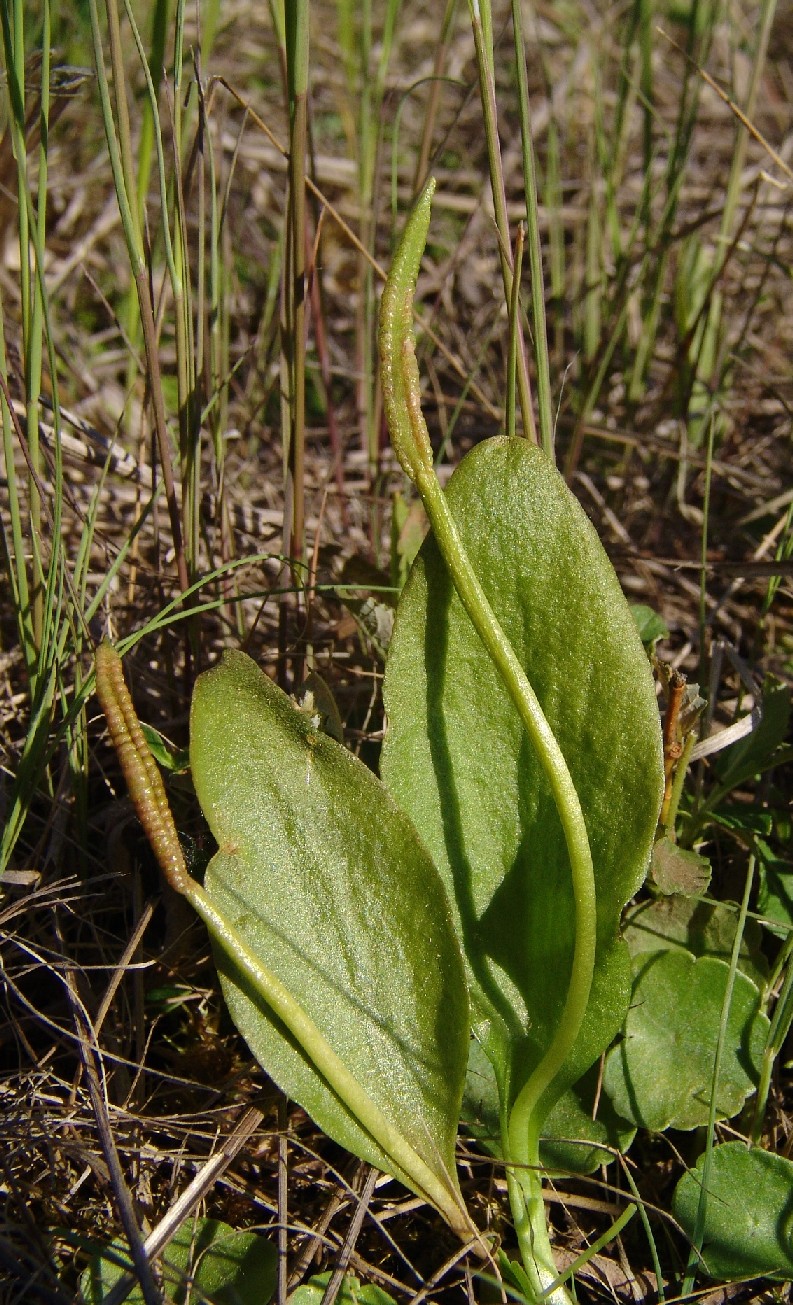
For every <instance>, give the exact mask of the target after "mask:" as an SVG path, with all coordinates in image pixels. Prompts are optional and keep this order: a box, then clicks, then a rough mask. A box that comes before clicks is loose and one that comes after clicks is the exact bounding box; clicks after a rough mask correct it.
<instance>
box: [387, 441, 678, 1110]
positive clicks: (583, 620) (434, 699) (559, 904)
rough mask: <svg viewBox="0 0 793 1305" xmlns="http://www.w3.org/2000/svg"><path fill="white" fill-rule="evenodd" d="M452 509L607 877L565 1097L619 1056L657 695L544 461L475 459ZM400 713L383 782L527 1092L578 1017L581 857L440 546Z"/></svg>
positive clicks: (432, 550) (609, 572) (604, 567)
mask: <svg viewBox="0 0 793 1305" xmlns="http://www.w3.org/2000/svg"><path fill="white" fill-rule="evenodd" d="M447 501H448V503H449V507H450V509H451V511H452V514H453V515H454V518H455V521H456V523H457V526H458V529H459V530H460V533H461V535H462V537H463V542H464V544H465V547H466V550H467V552H468V555H469V557H470V560H471V563H472V565H473V568H474V570H475V572H476V574H477V576H478V577H479V579H480V582H481V583H482V586H483V588H484V589H485V592H486V594H487V597H488V599H489V601H490V603H491V606H492V607H493V610H494V612H495V614H496V616H497V618H498V620H499V622H500V623H501V625H502V627H503V629H504V631H505V633H506V635H507V637H508V638H509V640H510V642H511V644H512V647H513V649H514V650H515V652H516V653H517V655H518V658H519V660H520V662H521V664H522V665H523V666H524V667H525V669H526V672H527V674H528V677H529V679H530V681H531V683H532V686H533V688H534V690H535V692H536V694H537V696H538V698H539V701H540V704H541V706H542V709H543V711H544V713H545V715H546V717H547V719H548V721H549V723H550V725H551V728H552V729H553V732H554V734H555V736H556V738H557V740H558V742H559V744H560V746H561V749H562V752H563V753H564V756H565V759H566V762H567V764H568V766H569V768H570V771H571V774H572V777H573V780H574V783H575V786H576V790H577V792H578V795H579V798H580V800H581V804H582V807H583V810H584V815H585V819H586V823H587V830H588V834H589V839H590V844H591V848H592V855H593V860H594V863H595V871H596V879H597V892H598V906H597V910H598V920H597V933H598V963H597V968H596V975H595V985H594V989H593V994H592V1000H591V1003H590V1008H589V1012H588V1015H587V1019H586V1023H585V1027H584V1029H583V1030H582V1034H581V1036H580V1037H579V1041H578V1044H577V1045H576V1048H575V1052H574V1054H573V1056H572V1057H571V1058H570V1060H569V1063H568V1066H567V1067H566V1071H565V1075H564V1080H565V1081H564V1082H562V1080H561V1079H559V1080H557V1083H556V1084H555V1094H556V1095H558V1094H559V1092H561V1091H562V1090H564V1087H565V1086H566V1085H567V1084H569V1083H570V1082H573V1081H575V1079H576V1078H578V1077H579V1076H580V1074H581V1073H583V1072H584V1070H585V1069H586V1068H587V1067H588V1065H589V1064H590V1063H591V1062H592V1061H593V1060H594V1059H595V1057H596V1056H597V1054H598V1053H599V1051H600V1050H601V1049H602V1048H603V1046H605V1045H607V1043H608V1042H609V1041H610V1039H611V1037H613V1035H614V1033H615V1032H616V1030H617V1028H618V1027H619V1024H620V1022H621V1018H622V1014H623V1012H624V1009H625V1006H626V1004H627V1000H628V993H629V986H630V974H629V964H628V958H627V954H626V952H625V949H624V947H623V945H622V943H621V942H620V941H619V940H618V937H617V932H618V922H619V915H620V912H621V909H622V907H623V905H624V903H625V902H626V901H627V900H628V899H629V898H630V897H631V896H632V894H633V893H634V892H635V891H636V889H637V888H638V886H639V885H640V883H641V882H642V880H643V878H644V874H645V870H646V866H647V861H648V858H649V854H650V849H651V845H652V837H653V833H654V830H655V822H656V818H657V813H658V809H659V806H660V799H661V785H662V765H661V746H660V728H659V722H658V712H657V707H656V702H655V695H654V690H653V685H652V679H651V675H650V671H649V667H648V664H647V659H646V656H645V654H644V652H643V650H642V646H641V642H640V639H639V636H638V633H637V631H636V627H635V623H634V621H633V619H632V617H631V614H630V610H629V608H628V605H627V603H626V601H625V599H624V596H623V595H622V592H621V590H620V587H619V583H618V581H617V578H616V576H615V575H614V572H613V569H612V568H611V565H610V563H609V562H608V559H607V558H606V555H605V553H604V551H603V549H602V546H601V545H600V542H599V541H598V539H597V537H596V535H595V533H594V531H593V529H592V527H591V525H590V523H589V522H588V520H587V519H586V517H585V515H584V513H583V511H582V509H581V508H580V506H579V505H578V503H577V502H576V500H575V499H574V497H573V496H572V495H571V494H570V492H569V490H568V489H567V487H566V486H565V485H564V483H563V481H562V480H561V478H560V477H559V475H558V473H557V472H556V470H555V468H554V467H553V466H552V464H551V463H550V462H549V461H548V459H547V458H545V456H544V455H543V454H542V453H541V452H540V451H539V450H538V449H536V448H534V447H532V446H530V445H528V444H527V443H526V442H525V441H523V440H510V439H495V440H488V441H486V442H484V443H482V444H480V445H478V446H477V447H476V448H474V449H473V450H472V451H471V453H469V454H468V455H467V457H466V458H465V459H464V460H463V462H462V463H461V464H460V466H459V467H458V469H457V470H456V471H455V473H454V475H453V476H452V478H451V481H450V483H449V486H448V490H447ZM385 701H386V709H387V712H388V717H389V730H388V733H387V735H386V742H385V746H384V752H383V760H382V774H383V778H384V780H385V782H386V784H387V785H388V787H389V788H390V790H391V791H392V792H393V794H394V796H395V797H396V799H397V801H398V802H399V804H400V805H401V806H402V807H403V808H404V809H405V810H406V811H407V812H408V814H409V815H410V817H411V819H412V821H413V823H414V824H415V826H416V828H417V829H418V830H419V833H420V835H421V837H422V838H423V840H424V841H425V843H426V844H427V846H428V848H429V850H430V852H431V854H432V856H433V859H434V860H435V863H436V864H437V865H438V867H439V869H440V870H441V873H442V875H443V876H444V878H445V880H446V882H447V885H448V886H449V889H450V893H451V895H452V897H453V901H454V903H455V908H456V912H457V917H458V921H459V927H460V930H461V935H462V937H463V940H464V950H465V952H466V955H467V957H468V960H469V967H470V977H471V979H472V996H473V1000H474V1004H475V1008H476V1010H477V1014H478V1015H479V1016H480V1017H484V1018H485V1019H487V1020H489V1021H490V1037H489V1039H488V1045H489V1049H490V1050H491V1052H493V1049H494V1046H495V1055H496V1056H497V1057H499V1058H500V1059H501V1060H502V1061H506V1060H507V1059H509V1057H510V1055H511V1053H510V1052H508V1051H507V1050H506V1048H507V1047H508V1046H510V1047H513V1048H515V1054H514V1057H512V1063H511V1066H510V1067H509V1068H510V1069H511V1071H512V1073H511V1077H512V1080H513V1085H514V1086H513V1091H515V1090H517V1087H518V1086H519V1081H525V1077H526V1075H527V1073H528V1072H530V1069H531V1068H532V1067H533V1065H535V1064H536V1063H537V1062H538V1060H539V1059H540V1057H541V1056H542V1054H543V1052H544V1050H545V1049H546V1048H547V1046H548V1044H549V1042H550V1039H551V1038H552V1036H553V1033H554V1031H555V1028H556V1025H557V1023H558V1020H559V1016H560V1012H561V1008H562V1005H563V1003H564V998H565V993H566V989H567V983H568V979H569V973H570V961H571V956H572V949H573V943H574V909H573V900H572V888H571V879H570V870H569V862H568V854H567V848H566V844H565V839H564V835H563V831H562V827H561V823H560V821H559V817H558V815H557V812H556V808H555V805H554V802H553V798H552V795H551V792H550V789H549V786H548V783H547V781H546V780H545V778H544V776H543V774H542V771H541V768H540V766H539V764H538V761H537V759H536V757H535V756H534V755H533V752H532V749H531V747H530V745H529V743H528V741H527V738H526V736H525V734H524V731H523V727H522V725H521V722H520V720H519V718H518V715H517V712H516V710H515V708H514V706H513V704H512V702H511V700H510V699H509V697H508V695H507V694H506V691H505V690H504V688H503V686H502V683H501V681H500V679H499V676H498V675H497V673H496V671H495V669H494V668H493V665H492V663H491V662H490V659H489V658H488V656H487V654H486V653H485V650H484V648H483V646H482V644H481V643H480V641H479V638H478V636H477V635H476V633H475V631H474V630H473V627H472V626H471V623H470V621H469V619H468V617H467V615H466V613H465V611H464V610H463V608H462V605H461V603H460V602H459V600H458V598H457V596H456V594H455V592H454V590H453V588H452V585H451V582H450V580H449V578H448V575H447V572H446V569H445V566H444V564H443V562H442V560H441V558H440V556H439V553H438V550H437V546H436V545H435V542H434V541H433V540H431V539H430V540H428V541H427V542H426V543H425V545H424V546H423V548H422V551H421V554H420V555H419V559H418V561H417V564H416V565H415V566H414V568H413V571H412V572H411V576H410V579H409V581H408V584H407V586H406V588H405V591H404V593H403V596H402V598H401V600H400V604H399V609H398V614H397V620H396V625H395V631H394V636H393V641H392V645H391V649H390V655H389V663H388V666H387V670H386V680H385ZM486 1036H487V1035H486ZM499 1047H500V1050H499ZM502 1068H503V1070H504V1071H505V1072H507V1068H508V1067H507V1065H506V1064H502Z"/></svg>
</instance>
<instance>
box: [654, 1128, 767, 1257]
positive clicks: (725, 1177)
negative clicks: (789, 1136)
mask: <svg viewBox="0 0 793 1305" xmlns="http://www.w3.org/2000/svg"><path fill="white" fill-rule="evenodd" d="M706 1162H707V1156H705V1155H703V1156H701V1157H700V1159H699V1161H698V1162H697V1165H696V1168H695V1169H692V1170H691V1171H690V1172H689V1173H687V1174H685V1175H684V1176H683V1178H681V1180H680V1182H679V1183H678V1185H677V1187H676V1189H675V1195H674V1199H673V1203H672V1211H673V1214H674V1216H675V1218H676V1219H677V1220H678V1221H679V1223H680V1224H681V1225H682V1227H683V1229H684V1230H685V1231H686V1232H687V1233H688V1235H689V1237H693V1236H694V1232H695V1229H696V1226H697V1221H698V1214H699V1207H700V1197H701V1194H702V1184H703V1180H704V1178H705V1166H706ZM707 1181H708V1190H707V1201H706V1205H705V1219H704V1227H703V1240H702V1255H703V1260H704V1264H703V1267H704V1269H705V1271H706V1272H707V1273H708V1274H709V1276H710V1277H713V1278H724V1279H728V1280H729V1279H734V1278H750V1277H760V1276H762V1277H771V1276H773V1277H777V1278H785V1279H789V1278H793V1244H791V1238H790V1228H791V1220H792V1219H793V1161H790V1160H786V1159H784V1158H783V1157H782V1156H778V1155H773V1154H771V1152H769V1151H761V1150H760V1149H759V1148H754V1149H752V1150H749V1148H748V1147H746V1146H744V1144H743V1142H726V1143H724V1145H723V1146H717V1147H714V1149H713V1151H712V1152H711V1154H710V1167H709V1174H708V1180H707Z"/></svg>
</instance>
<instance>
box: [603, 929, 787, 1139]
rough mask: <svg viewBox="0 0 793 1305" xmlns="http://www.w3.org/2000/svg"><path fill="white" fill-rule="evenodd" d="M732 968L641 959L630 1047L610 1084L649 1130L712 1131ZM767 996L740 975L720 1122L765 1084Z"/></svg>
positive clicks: (621, 1052) (627, 1113)
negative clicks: (712, 1102) (720, 1039)
mask: <svg viewBox="0 0 793 1305" xmlns="http://www.w3.org/2000/svg"><path fill="white" fill-rule="evenodd" d="M729 976H730V967H729V965H728V964H727V963H726V962H725V961H720V960H717V959H716V958H715V957H713V956H702V957H700V958H698V959H695V958H694V957H693V956H691V955H690V954H689V953H688V952H684V951H673V950H667V951H663V952H650V953H641V954H640V956H639V957H638V958H637V977H636V983H635V985H634V989H633V998H632V1001H631V1008H630V1011H629V1013H628V1017H627V1019H626V1022H625V1032H624V1036H623V1038H622V1041H621V1042H620V1043H619V1044H618V1045H617V1046H616V1047H613V1048H612V1050H611V1051H610V1052H609V1054H608V1056H607V1058H606V1067H605V1071H604V1075H603V1086H604V1089H605V1091H606V1092H607V1093H608V1095H609V1097H610V1098H611V1100H612V1102H613V1103H614V1106H615V1108H616V1110H617V1111H618V1112H619V1114H620V1115H622V1116H623V1118H625V1119H630V1120H632V1121H633V1123H634V1124H637V1125H639V1126H641V1127H644V1128H649V1129H653V1130H656V1131H659V1132H660V1131H662V1130H664V1129H666V1128H679V1129H692V1128H700V1127H704V1126H705V1125H706V1124H707V1122H708V1119H709V1115H710V1099H711V1093H712V1091H713V1064H714V1058H715V1055H716V1046H717V1041H718V1037H719V1026H720V1021H721V1014H722V1008H723V1005H724V1001H725V999H726V993H727V988H728V983H729ZM768 1027H769V1025H768V1018H767V1016H766V1015H764V1014H763V1013H762V1011H761V1010H760V994H759V992H758V990H757V988H756V986H755V984H754V983H752V981H751V979H749V978H747V976H746V975H745V974H743V973H741V972H740V971H739V972H738V973H737V974H736V976H735V982H734V986H733V989H732V999H731V1003H730V1015H729V1020H728V1022H727V1028H726V1034H725V1041H724V1046H723V1048H722V1056H721V1061H720V1072H719V1079H718V1082H717V1083H716V1085H715V1092H716V1117H717V1118H718V1119H730V1118H731V1117H732V1116H733V1115H735V1114H737V1113H738V1111H739V1110H740V1109H741V1106H742V1105H743V1103H744V1101H745V1100H746V1098H747V1096H748V1095H749V1093H750V1092H751V1091H752V1090H753V1088H754V1087H755V1086H756V1084H757V1079H758V1074H759V1067H760V1061H761V1058H762V1054H763V1049H764V1047H765V1045H766V1041H767V1037H768Z"/></svg>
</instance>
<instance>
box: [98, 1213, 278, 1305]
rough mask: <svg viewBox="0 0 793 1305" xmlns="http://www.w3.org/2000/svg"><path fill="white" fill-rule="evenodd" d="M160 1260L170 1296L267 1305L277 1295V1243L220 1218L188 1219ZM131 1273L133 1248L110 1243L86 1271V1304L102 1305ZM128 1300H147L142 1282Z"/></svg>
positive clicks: (141, 1303) (138, 1303) (141, 1304)
mask: <svg viewBox="0 0 793 1305" xmlns="http://www.w3.org/2000/svg"><path fill="white" fill-rule="evenodd" d="M158 1264H159V1269H160V1274H161V1278H162V1286H163V1290H164V1293H165V1298H166V1299H167V1300H169V1301H171V1300H174V1301H181V1300H185V1299H188V1298H189V1299H190V1300H194V1299H197V1298H200V1299H201V1300H202V1301H204V1302H206V1305H236V1303H237V1302H238V1301H256V1302H257V1305H267V1301H269V1300H271V1299H272V1297H273V1296H274V1295H275V1288H276V1284H277V1277H278V1252H277V1251H276V1248H275V1246H274V1245H273V1243H272V1242H269V1241H268V1240H267V1238H266V1237H261V1236H260V1235H259V1234H258V1233H253V1232H244V1231H238V1230H237V1229H236V1228H230V1227H229V1225H228V1224H226V1223H221V1222H220V1221H219V1220H218V1219H187V1220H186V1221H185V1222H184V1223H183V1224H182V1225H181V1227H180V1228H179V1229H178V1231H177V1232H176V1233H175V1234H174V1237H173V1240H172V1241H171V1242H170V1243H169V1244H168V1246H167V1247H166V1249H165V1250H164V1251H163V1253H162V1255H161V1256H159V1257H158ZM127 1273H133V1274H134V1269H133V1267H132V1261H131V1260H130V1258H129V1251H128V1250H127V1248H126V1246H125V1244H124V1242H122V1241H118V1240H117V1241H114V1242H111V1244H110V1245H109V1246H108V1247H107V1248H106V1249H105V1250H104V1251H100V1252H99V1254H98V1255H95V1256H94V1257H93V1259H92V1260H91V1263H90V1265H89V1267H88V1268H87V1269H86V1270H85V1272H84V1273H83V1274H82V1277H81V1279H80V1291H81V1293H82V1298H83V1299H84V1300H85V1301H86V1302H87V1305H101V1302H102V1301H103V1300H104V1299H105V1298H106V1296H107V1295H108V1293H109V1292H110V1291H111V1289H112V1288H113V1287H114V1286H115V1285H116V1283H117V1282H118V1281H119V1280H120V1279H121V1278H122V1277H123V1276H124V1275H125V1274H127ZM125 1299H126V1300H128V1301H129V1302H131V1305H145V1300H144V1295H143V1292H142V1290H141V1288H140V1287H139V1286H135V1287H133V1288H132V1290H131V1291H130V1293H129V1295H128V1296H127V1297H125Z"/></svg>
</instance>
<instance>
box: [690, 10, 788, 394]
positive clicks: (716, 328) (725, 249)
mask: <svg viewBox="0 0 793 1305" xmlns="http://www.w3.org/2000/svg"><path fill="white" fill-rule="evenodd" d="M776 8H777V0H762V4H761V7H760V27H759V31H758V34H757V45H756V48H755V52H754V58H753V60H752V72H751V77H750V79H749V87H748V89H747V93H746V100H745V102H744V103H743V105H741V106H740V107H741V110H742V117H737V118H736V126H735V146H734V149H733V152H732V161H731V163H730V175H729V178H728V181H727V189H726V192H725V196H724V208H723V210H722V215H721V222H720V224H719V238H718V243H717V246H716V255H715V267H714V273H713V280H714V284H715V283H717V282H718V281H719V279H720V277H721V275H722V273H723V271H724V268H725V266H726V261H727V258H728V256H729V251H730V249H731V248H732V244H733V235H734V232H735V220H736V213H737V209H738V203H739V200H740V195H741V187H742V182H743V169H744V164H745V162H746V149H747V146H748V144H749V133H748V131H747V128H746V121H747V120H750V119H752V118H753V117H754V115H755V113H756V110H757V97H758V94H759V91H760V86H761V84H762V79H763V74H764V72H765V65H766V58H767V55H768V42H769V39H770V36H771V28H772V26H773V22H774V17H775V15H776ZM723 306H724V305H723V301H722V298H721V295H716V294H714V295H713V297H712V299H711V303H710V307H709V312H708V321H707V325H706V326H705V329H704V332H703V335H704V337H705V338H712V339H714V340H715V341H716V352H717V356H716V357H715V358H714V359H713V362H712V366H711V367H710V368H709V370H708V371H707V372H705V374H704V376H702V377H701V379H702V380H704V381H705V383H706V385H708V386H712V384H713V381H714V378H715V376H716V372H717V370H718V368H719V366H720V361H719V357H718V354H719V352H720V351H719V345H720V344H721V343H722V339H721V337H722V331H723V323H722V312H723Z"/></svg>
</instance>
